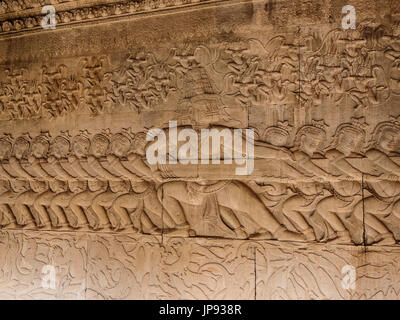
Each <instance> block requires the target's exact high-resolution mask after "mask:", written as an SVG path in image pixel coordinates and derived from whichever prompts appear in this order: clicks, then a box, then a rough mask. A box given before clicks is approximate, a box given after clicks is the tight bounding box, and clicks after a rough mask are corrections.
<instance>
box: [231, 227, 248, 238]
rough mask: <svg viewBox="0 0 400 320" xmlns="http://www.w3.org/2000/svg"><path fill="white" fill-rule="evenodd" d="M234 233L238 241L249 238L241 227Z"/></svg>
mask: <svg viewBox="0 0 400 320" xmlns="http://www.w3.org/2000/svg"><path fill="white" fill-rule="evenodd" d="M233 231H234V232H235V236H236V238H237V239H247V238H248V237H249V236H248V234H247V233H246V231H244V228H243V227H239V228H237V229H234V230H233Z"/></svg>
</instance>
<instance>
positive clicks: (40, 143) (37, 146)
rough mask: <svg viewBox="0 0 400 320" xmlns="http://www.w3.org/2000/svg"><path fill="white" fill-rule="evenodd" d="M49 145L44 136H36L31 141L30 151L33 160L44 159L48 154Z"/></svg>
mask: <svg viewBox="0 0 400 320" xmlns="http://www.w3.org/2000/svg"><path fill="white" fill-rule="evenodd" d="M49 149H50V143H49V140H48V138H47V136H46V135H40V136H37V137H36V138H35V139H33V141H32V145H31V151H32V155H33V156H34V157H35V158H38V159H40V158H45V157H46V156H47V154H48V152H49Z"/></svg>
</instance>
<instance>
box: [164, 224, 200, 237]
mask: <svg viewBox="0 0 400 320" xmlns="http://www.w3.org/2000/svg"><path fill="white" fill-rule="evenodd" d="M165 234H167V235H169V236H180V237H195V236H196V233H195V232H194V230H192V229H190V226H189V225H188V224H185V225H183V226H177V228H175V229H170V230H168V231H167V232H166V233H165Z"/></svg>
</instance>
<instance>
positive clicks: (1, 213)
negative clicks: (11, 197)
mask: <svg viewBox="0 0 400 320" xmlns="http://www.w3.org/2000/svg"><path fill="white" fill-rule="evenodd" d="M14 222H16V221H15V218H14V215H13V213H12V211H11V209H10V207H9V206H8V205H7V204H1V205H0V226H8V225H9V224H12V223H14Z"/></svg>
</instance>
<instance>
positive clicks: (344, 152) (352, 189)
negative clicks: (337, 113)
mask: <svg viewBox="0 0 400 320" xmlns="http://www.w3.org/2000/svg"><path fill="white" fill-rule="evenodd" d="M365 126H366V124H365V123H364V119H363V118H361V119H355V118H353V122H352V123H345V124H342V125H341V126H339V127H338V128H337V130H336V133H335V135H334V138H333V143H332V145H331V146H330V147H329V148H328V150H327V151H326V153H325V155H326V157H327V158H328V160H329V163H330V166H331V168H332V169H333V170H335V172H339V173H340V174H341V175H342V176H341V177H340V178H339V179H336V178H335V179H333V180H332V181H331V182H330V188H331V192H332V196H329V197H327V198H325V199H323V200H322V201H320V203H319V204H318V206H317V212H318V213H319V214H320V215H321V216H322V217H323V218H324V219H325V220H326V221H327V222H328V223H329V225H330V226H331V227H332V228H333V230H334V231H335V233H336V237H335V238H334V239H333V240H332V241H333V242H337V243H349V242H351V235H350V233H349V231H348V230H347V229H346V227H345V225H344V223H343V222H342V220H341V218H340V216H339V214H340V213H341V214H349V213H351V212H352V211H353V209H354V206H355V205H356V204H357V202H358V201H359V200H360V199H361V183H360V182H361V179H362V174H363V173H362V172H361V171H360V170H358V169H357V168H355V167H353V166H352V165H351V164H350V162H349V161H348V160H347V159H346V158H347V157H350V156H354V155H357V154H358V155H359V154H361V152H362V147H363V145H364V143H365V131H364V129H363V128H364V127H365Z"/></svg>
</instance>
